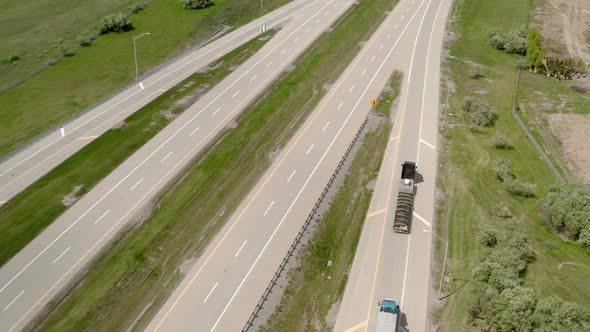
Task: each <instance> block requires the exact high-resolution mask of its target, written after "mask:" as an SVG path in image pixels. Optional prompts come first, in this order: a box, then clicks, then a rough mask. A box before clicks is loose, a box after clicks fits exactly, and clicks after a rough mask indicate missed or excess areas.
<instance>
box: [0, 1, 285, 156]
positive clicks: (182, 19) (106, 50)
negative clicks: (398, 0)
mask: <svg viewBox="0 0 590 332" xmlns="http://www.w3.org/2000/svg"><path fill="white" fill-rule="evenodd" d="M95 2H98V3H105V5H104V6H105V7H106V0H102V1H98V0H95ZM128 2H129V1H123V0H119V1H118V2H117V1H115V0H110V3H111V5H109V6H115V5H116V4H118V3H128ZM287 2H289V0H265V10H264V11H262V10H260V1H258V0H216V1H215V3H216V5H215V6H211V7H209V8H207V9H204V10H186V9H184V8H183V7H182V6H181V5H180V3H179V1H178V0H153V1H152V2H151V3H149V5H147V6H146V7H145V9H144V10H142V11H140V12H139V13H137V14H134V15H132V16H131V17H130V20H131V21H132V23H133V25H134V27H135V30H134V31H132V32H126V33H110V34H108V35H103V36H100V37H99V38H98V39H96V40H95V41H93V42H92V45H91V46H90V47H83V48H80V49H79V50H77V51H76V54H75V55H74V56H71V57H66V58H64V59H63V60H61V61H59V62H58V63H57V64H56V65H54V66H51V67H49V68H47V69H46V70H43V71H42V72H40V73H39V74H37V75H35V76H34V77H32V78H30V79H28V80H26V81H24V82H23V83H21V84H19V85H17V86H15V87H13V88H10V89H8V90H6V91H4V92H2V93H0V105H2V106H1V107H0V156H4V155H6V154H8V153H10V152H11V151H13V150H15V149H17V148H18V147H20V146H22V145H23V144H25V143H27V142H28V141H30V140H31V139H32V138H33V137H36V136H37V135H40V134H42V133H43V132H44V131H46V130H48V129H49V128H51V127H53V126H56V125H58V124H59V123H61V122H63V121H65V120H67V119H68V118H70V117H72V116H73V115H75V114H77V113H78V112H80V111H82V110H83V109H85V108H86V107H88V106H90V105H92V104H93V103H95V102H97V101H98V100H100V99H101V98H103V97H106V96H109V95H111V94H112V93H114V92H115V91H117V90H118V89H120V88H122V87H124V86H125V85H126V84H128V83H130V82H131V81H132V80H133V79H134V77H135V67H134V62H133V41H132V38H133V34H141V33H143V32H150V33H151V35H149V36H146V37H143V38H141V39H139V40H138V41H137V52H138V60H139V61H138V62H139V64H140V71H141V72H145V71H147V70H148V69H150V68H153V67H154V66H156V65H158V64H160V63H162V62H163V61H165V60H166V59H167V58H169V57H171V56H173V55H175V54H178V53H179V52H181V51H182V50H184V49H186V48H187V47H188V46H190V45H192V44H193V43H195V42H197V41H201V40H204V39H206V38H207V37H209V36H210V35H211V34H212V33H213V32H214V31H216V29H218V28H220V27H222V26H224V25H229V26H232V27H237V26H240V25H243V24H245V23H247V22H249V21H251V20H252V19H253V18H254V17H257V16H261V15H262V14H264V13H266V12H268V11H269V10H271V9H273V8H276V7H278V6H279V5H282V4H285V3H287ZM58 3H60V4H61V3H66V1H64V0H60V1H58ZM27 5H31V2H17V4H15V5H14V6H15V8H21V7H22V6H27ZM31 6H33V7H35V9H34V10H33V9H31V11H32V12H35V13H36V12H37V11H39V10H40V9H38V8H37V7H36V6H40V7H41V8H43V7H42V5H41V4H38V5H36V6H35V5H31ZM68 6H69V5H65V4H64V5H63V7H64V8H63V9H62V7H60V6H54V7H55V8H57V9H60V10H66V8H69V7H68ZM88 6H91V5H90V4H88ZM123 7H125V6H123ZM3 8H4V7H3ZM57 9H56V10H57ZM22 11H26V10H25V9H22ZM96 12H97V13H101V11H100V10H97V11H96ZM4 13H5V12H4V10H3V11H2V14H0V17H2V15H4ZM9 13H10V11H8V12H7V14H9ZM31 15H32V14H31ZM37 15H41V16H42V15H47V16H48V17H49V18H45V20H51V21H53V20H54V19H55V17H54V15H56V13H54V12H52V11H42V12H41V13H38V14H37ZM29 20H32V21H33V22H34V18H30V17H28V16H27V17H26V18H23V19H22V21H23V22H19V21H16V20H15V21H10V22H8V23H6V24H10V25H15V26H20V25H19V24H22V25H27V24H30V22H29ZM0 28H1V26H0ZM15 29H16V28H12V27H10V26H9V27H7V30H11V31H12V30H15ZM78 30H82V31H83V29H81V28H80V29H78ZM0 31H6V30H2V29H0ZM16 37H17V36H15V38H16ZM4 38H8V36H2V35H1V33H0V40H1V39H4ZM29 52H32V53H35V52H42V50H32V51H29ZM0 56H3V55H0ZM7 56H8V55H6V57H7ZM24 65H25V64H23V66H24ZM10 66H17V67H18V66H20V64H18V63H17V64H14V65H10ZM11 68H12V67H11ZM0 80H1V81H4V80H3V79H0Z"/></svg>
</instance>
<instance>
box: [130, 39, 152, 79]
mask: <svg viewBox="0 0 590 332" xmlns="http://www.w3.org/2000/svg"><path fill="white" fill-rule="evenodd" d="M149 34H150V33H149V32H144V33H142V34H141V35H139V36H136V35H133V56H134V58H135V79H138V78H139V66H138V65H137V46H136V42H135V41H136V40H137V39H139V38H140V37H142V36H149Z"/></svg>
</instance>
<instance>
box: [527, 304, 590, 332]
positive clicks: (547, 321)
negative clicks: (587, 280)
mask: <svg viewBox="0 0 590 332" xmlns="http://www.w3.org/2000/svg"><path fill="white" fill-rule="evenodd" d="M534 317H535V321H536V322H537V325H538V328H537V329H536V331H538V332H553V331H590V314H589V313H588V312H587V311H585V310H583V309H582V308H581V307H580V306H578V305H576V304H574V303H570V302H565V301H564V300H562V299H561V298H559V297H557V296H550V297H548V298H546V299H544V300H543V301H539V303H538V304H537V308H536V310H535V314H534Z"/></svg>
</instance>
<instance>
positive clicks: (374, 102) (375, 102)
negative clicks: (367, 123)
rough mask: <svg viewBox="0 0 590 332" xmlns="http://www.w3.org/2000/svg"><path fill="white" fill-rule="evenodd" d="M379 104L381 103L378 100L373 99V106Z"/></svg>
mask: <svg viewBox="0 0 590 332" xmlns="http://www.w3.org/2000/svg"><path fill="white" fill-rule="evenodd" d="M377 104H379V103H378V102H377V101H376V100H372V101H371V106H377Z"/></svg>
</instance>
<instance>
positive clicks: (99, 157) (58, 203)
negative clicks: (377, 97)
mask: <svg viewBox="0 0 590 332" xmlns="http://www.w3.org/2000/svg"><path fill="white" fill-rule="evenodd" d="M273 34H274V31H269V32H268V33H267V34H265V35H264V36H262V37H259V38H255V39H253V40H251V41H250V42H248V43H246V44H244V45H242V47H239V48H237V49H236V50H234V51H232V52H230V53H229V54H227V55H225V56H224V57H222V58H221V59H219V60H218V61H216V62H215V63H212V64H211V66H210V67H209V70H207V71H203V72H200V73H196V74H193V75H192V76H191V77H189V78H187V79H186V80H184V81H183V82H180V83H179V84H177V85H176V86H175V87H174V88H172V89H170V90H169V91H167V92H165V93H164V94H162V95H161V96H160V97H158V98H156V99H155V100H154V101H152V102H150V103H149V104H148V105H146V106H145V107H143V108H142V109H141V110H139V111H137V112H135V113H134V114H132V115H131V116H129V117H128V118H127V119H125V121H124V123H125V124H124V125H123V126H122V127H120V128H117V129H111V130H109V131H107V132H106V133H104V135H102V136H101V137H99V138H98V139H96V140H95V141H94V142H92V143H90V144H88V145H87V146H86V147H84V148H83V149H82V150H80V151H79V152H78V153H76V154H74V155H73V156H72V157H70V158H68V159H67V160H66V161H64V162H63V163H62V164H60V165H59V166H57V167H56V168H55V169H53V170H52V171H50V172H49V173H48V174H47V175H45V176H43V177H42V178H41V179H39V180H38V181H36V182H35V183H33V184H32V185H31V186H29V187H28V188H27V189H25V190H24V191H23V192H21V193H20V194H18V195H17V196H15V197H13V198H12V199H11V200H10V201H8V203H6V204H5V205H2V206H1V207H0V220H2V222H0V266H1V265H3V264H4V263H6V262H7V261H8V260H9V259H10V258H11V257H12V256H14V255H15V254H16V253H17V252H18V251H19V250H21V249H22V248H23V247H25V246H26V245H27V244H28V243H29V242H30V241H32V240H33V239H34V238H35V237H36V236H37V235H38V234H39V233H40V232H41V231H42V230H43V229H44V228H45V227H47V226H48V225H50V224H51V223H52V222H53V221H54V220H55V219H56V218H57V217H58V216H59V215H60V214H62V213H63V212H64V211H65V210H66V209H67V206H65V205H64V203H63V202H62V200H63V198H64V196H66V195H68V194H70V193H72V192H76V195H75V196H77V197H82V195H84V194H85V193H86V192H88V191H89V190H90V189H92V187H94V185H95V184H96V183H98V182H99V181H100V180H102V179H103V178H104V177H106V176H107V175H108V174H109V173H110V172H111V171H113V170H114V169H115V168H116V167H117V166H118V165H120V164H121V163H122V162H123V161H125V160H126V159H127V158H128V157H129V156H131V155H132V154H133V153H134V152H135V151H137V150H138V149H139V148H140V147H141V146H143V144H145V143H146V142H147V141H149V140H150V139H151V138H152V137H154V136H155V135H156V134H157V133H158V132H159V131H160V130H162V129H163V128H164V127H165V126H166V125H168V123H170V122H171V121H172V119H173V118H175V117H176V116H178V114H180V113H181V112H183V111H185V110H186V109H187V108H189V107H190V106H191V105H192V104H193V103H194V102H195V101H196V100H198V98H199V97H200V96H202V95H203V94H205V93H206V92H207V91H208V90H210V89H211V88H212V87H213V86H215V85H216V84H217V83H218V82H220V81H221V80H222V79H223V78H225V77H226V76H227V75H229V74H230V73H231V71H232V68H235V67H236V66H239V65H240V64H242V63H243V62H245V61H246V60H247V59H249V58H250V57H251V56H252V55H253V54H254V53H256V52H257V51H258V50H259V49H260V48H262V46H264V45H265V44H266V37H267V36H270V35H273ZM263 37H264V38H263ZM181 101H182V102H181ZM75 188H77V189H78V190H77V191H75Z"/></svg>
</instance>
